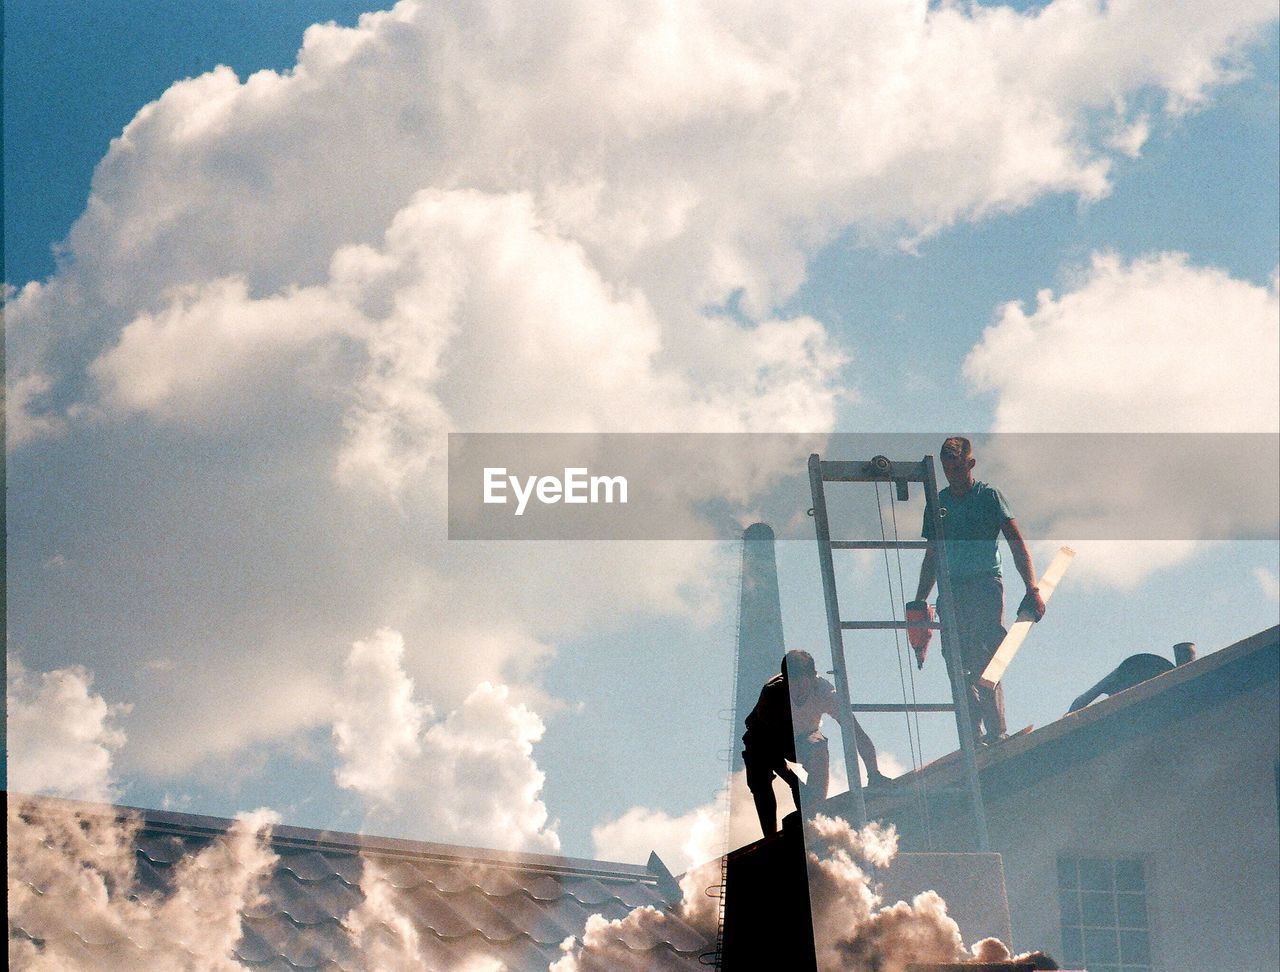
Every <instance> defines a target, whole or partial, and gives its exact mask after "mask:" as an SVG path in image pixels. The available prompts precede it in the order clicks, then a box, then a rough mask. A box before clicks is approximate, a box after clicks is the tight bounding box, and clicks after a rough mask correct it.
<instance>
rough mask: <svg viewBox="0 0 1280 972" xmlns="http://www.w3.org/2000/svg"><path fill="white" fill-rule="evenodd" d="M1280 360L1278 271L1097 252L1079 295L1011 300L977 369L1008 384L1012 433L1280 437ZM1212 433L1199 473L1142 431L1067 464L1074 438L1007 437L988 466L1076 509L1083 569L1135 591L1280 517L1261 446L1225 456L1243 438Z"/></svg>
mask: <svg viewBox="0 0 1280 972" xmlns="http://www.w3.org/2000/svg"><path fill="white" fill-rule="evenodd" d="M1278 359H1280V301H1278V300H1277V290H1276V282H1275V279H1274V278H1273V280H1272V282H1271V285H1270V286H1269V287H1260V286H1258V285H1256V284H1252V283H1249V282H1247V281H1243V280H1238V279H1235V278H1233V277H1231V276H1229V275H1228V274H1226V273H1224V272H1222V271H1221V270H1218V269H1215V268H1213V267H1200V266H1196V265H1194V264H1193V263H1191V261H1190V259H1189V258H1188V257H1187V256H1186V255H1184V254H1179V253H1164V254H1157V255H1152V256H1147V257H1142V258H1139V259H1135V260H1132V261H1124V260H1122V259H1120V258H1119V257H1117V256H1114V255H1111V254H1095V255H1094V256H1093V258H1092V261H1091V263H1090V265H1089V267H1088V269H1087V270H1085V271H1084V272H1083V273H1081V274H1080V275H1079V276H1078V278H1077V279H1076V280H1075V281H1074V282H1073V285H1072V286H1071V288H1070V289H1069V290H1067V291H1066V292H1064V293H1062V294H1060V295H1055V294H1054V293H1052V292H1050V291H1047V290H1046V291H1042V292H1041V293H1040V294H1039V296H1038V298H1037V302H1036V306H1035V308H1034V309H1033V310H1031V311H1030V312H1028V310H1027V309H1026V308H1024V307H1023V306H1021V305H1019V304H1018V303H1010V304H1007V305H1005V306H1004V307H1003V308H1001V310H1000V312H999V315H998V318H997V320H996V322H995V323H994V324H992V325H991V326H990V327H989V328H987V330H986V331H985V332H984V334H983V336H982V339H981V341H979V343H978V344H977V346H976V347H975V348H974V349H973V351H972V352H971V353H970V354H969V357H968V358H967V359H966V361H965V374H966V375H967V376H968V378H969V380H970V382H971V383H972V385H973V386H974V387H975V388H976V389H978V390H980V391H987V392H992V393H994V395H995V413H996V420H995V425H994V431H996V432H998V433H1011V432H1089V433H1119V432H1123V433H1160V432H1181V433H1187V432H1200V433H1231V432H1235V433H1239V432H1266V433H1271V432H1275V431H1276V430H1277V428H1280V373H1278V372H1277V370H1276V367H1275V362H1276V360H1278ZM1152 441H1154V440H1152ZM1203 445H1204V449H1205V451H1204V454H1203V455H1202V457H1201V459H1200V462H1199V464H1198V466H1199V468H1197V470H1196V475H1195V477H1194V479H1190V478H1188V477H1186V475H1185V470H1184V469H1183V468H1182V467H1181V466H1178V465H1174V464H1171V458H1170V456H1168V455H1165V454H1163V453H1159V452H1157V451H1154V450H1152V449H1151V448H1143V447H1142V446H1143V443H1142V442H1141V441H1140V440H1139V439H1138V438H1137V437H1136V436H1130V437H1128V438H1126V437H1123V436H1112V437H1110V439H1109V440H1108V438H1107V437H1106V436H1099V437H1094V438H1092V439H1090V440H1087V441H1082V442H1081V443H1077V444H1076V445H1075V446H1074V447H1072V448H1071V454H1072V459H1071V462H1070V464H1065V465H1064V463H1063V455H1064V452H1063V444H1062V443H1061V442H1060V441H1059V440H1055V439H1053V438H1051V437H1046V438H1041V439H1032V438H1019V437H1017V436H1009V437H1005V438H1003V439H1002V438H1001V437H1000V436H997V437H995V438H994V439H993V440H992V441H991V445H990V446H989V447H988V452H987V456H986V458H984V459H980V462H982V463H983V468H984V469H986V470H988V472H989V473H990V472H991V471H992V470H993V469H994V470H998V472H996V473H995V474H994V476H993V481H995V482H999V483H1000V484H1001V485H1002V487H1004V488H1007V489H1008V490H1009V494H1010V495H1011V496H1016V497H1021V498H1022V502H1025V503H1027V504H1028V505H1030V506H1033V507H1036V508H1038V509H1040V510H1041V511H1047V510H1055V509H1056V510H1060V511H1061V514H1060V515H1055V517H1054V522H1053V523H1052V526H1051V527H1050V528H1049V533H1050V535H1051V536H1052V537H1053V538H1054V539H1055V540H1056V541H1058V542H1064V543H1069V544H1070V545H1071V546H1072V547H1073V548H1076V549H1077V550H1078V552H1079V553H1080V556H1079V557H1078V558H1077V566H1076V568H1075V569H1074V573H1075V574H1076V575H1077V579H1089V578H1093V579H1097V580H1101V581H1103V582H1105V583H1110V584H1118V585H1120V586H1122V587H1132V586H1133V585H1135V584H1137V583H1139V582H1140V581H1142V580H1143V579H1144V578H1145V577H1147V576H1148V575H1149V574H1150V573H1151V572H1153V571H1155V570H1157V569H1160V568H1162V567H1167V566H1172V565H1174V564H1177V563H1180V562H1182V561H1184V560H1186V559H1187V558H1188V557H1189V556H1191V555H1192V554H1193V553H1194V552H1195V551H1196V550H1198V549H1199V545H1200V542H1201V541H1204V540H1212V539H1220V538H1223V537H1230V536H1231V535H1232V531H1233V530H1241V531H1244V533H1245V534H1247V535H1264V534H1263V533H1258V532H1257V531H1266V530H1268V529H1270V526H1269V524H1270V523H1271V522H1272V521H1273V519H1274V517H1273V515H1272V513H1270V512H1269V510H1270V509H1271V507H1272V506H1273V505H1274V501H1273V499H1272V498H1271V497H1272V496H1273V495H1274V479H1271V480H1269V481H1268V476H1267V473H1266V471H1265V468H1263V469H1262V471H1261V473H1260V474H1259V475H1258V476H1256V477H1255V476H1252V475H1247V474H1244V475H1242V473H1241V470H1242V469H1245V470H1247V469H1248V468H1250V467H1249V465H1248V463H1247V462H1245V463H1244V464H1243V465H1242V464H1241V460H1242V459H1247V458H1248V457H1240V456H1238V455H1237V456H1235V458H1234V461H1233V459H1232V456H1231V455H1230V453H1229V451H1228V452H1221V453H1220V454H1218V455H1216V457H1215V455H1214V449H1215V448H1217V449H1228V450H1229V448H1230V443H1229V442H1218V443H1215V442H1211V441H1210V440H1208V439H1206V440H1204V441H1203ZM1085 467H1088V469H1089V475H1087V476H1086V475H1079V472H1080V471H1081V470H1082V469H1083V468H1085ZM1171 484H1172V488H1171ZM1223 492H1227V493H1229V494H1230V495H1232V498H1233V500H1232V503H1231V504H1230V505H1229V506H1228V507H1223V506H1222V504H1221V503H1220V502H1217V500H1216V497H1217V496H1220V495H1222V494H1223ZM1155 497H1159V502H1153V498H1155ZM1211 497H1213V498H1212V499H1211ZM1079 538H1083V539H1079ZM1032 539H1035V538H1034V537H1033V538H1032ZM1044 566H1046V564H1044V563H1042V564H1041V565H1040V567H1041V569H1043V568H1044Z"/></svg>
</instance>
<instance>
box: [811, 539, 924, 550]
mask: <svg viewBox="0 0 1280 972" xmlns="http://www.w3.org/2000/svg"><path fill="white" fill-rule="evenodd" d="M928 547H929V541H928V540H832V541H831V549H832V550H926V549H928Z"/></svg>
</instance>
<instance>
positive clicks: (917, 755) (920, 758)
mask: <svg viewBox="0 0 1280 972" xmlns="http://www.w3.org/2000/svg"><path fill="white" fill-rule="evenodd" d="M890 511H891V514H892V517H893V543H895V544H896V543H899V539H900V538H899V531H897V506H896V503H895V501H893V493H892V490H891V492H890ZM876 516H877V519H878V520H879V528H881V542H882V543H886V544H887V543H888V535H887V534H886V531H884V507H883V503H882V502H881V492H879V483H878V482H877V483H876ZM883 549H884V580H886V581H887V583H888V601H890V611H891V617H892V620H893V622H895V628H893V649H895V653H896V654H897V680H899V686H900V689H901V693H902V715H904V717H905V721H906V740H908V745H909V747H910V750H911V770H913V772H914V775H915V791H916V804H918V812H919V814H920V822H922V823H923V825H924V836H925V843H927V845H928V848H929V849H931V850H932V849H933V827H932V821H931V820H929V802H928V799H927V798H925V794H924V779H923V777H922V776H920V774H919V772H918V771H919V770H920V768H922V765H923V762H924V744H923V741H922V739H920V713H919V711H914V712H913V709H911V708H910V704H914V703H915V702H916V695H915V672H913V671H911V662H910V660H908V662H906V672H908V677H910V683H911V698H910V703H909V702H908V693H906V684H908V677H904V675H902V667H904V666H902V640H901V638H899V634H897V631H899V629H897V628H896V622H897V599H896V598H895V597H893V574H892V570H891V569H890V563H888V547H887V546H886V547H884V548H883ZM893 549H895V551H896V553H897V584H899V594H900V595H901V599H902V601H904V602H905V599H906V584H905V581H904V579H902V552H901V548H900V547H895V548H893ZM913 715H914V716H915V727H914V734H913V727H911V716H913Z"/></svg>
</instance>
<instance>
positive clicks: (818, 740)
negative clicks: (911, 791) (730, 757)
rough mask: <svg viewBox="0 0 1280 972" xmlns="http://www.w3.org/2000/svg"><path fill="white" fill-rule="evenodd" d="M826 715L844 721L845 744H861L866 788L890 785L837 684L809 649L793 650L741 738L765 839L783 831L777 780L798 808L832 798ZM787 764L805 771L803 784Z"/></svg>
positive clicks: (767, 685)
mask: <svg viewBox="0 0 1280 972" xmlns="http://www.w3.org/2000/svg"><path fill="white" fill-rule="evenodd" d="M824 714H825V715H829V716H831V717H832V718H834V719H835V720H836V721H837V722H839V723H840V728H841V729H842V730H843V732H844V738H845V740H846V743H845V745H848V742H847V740H848V739H850V738H853V739H855V740H856V741H857V748H858V755H859V756H861V757H862V762H863V764H864V765H865V766H866V767H867V784H868V785H871V784H873V783H887V782H889V778H888V777H887V776H885V775H884V774H882V773H881V772H880V764H879V762H878V760H877V757H876V747H875V745H874V744H873V743H872V742H871V737H870V736H868V735H867V734H866V733H865V732H863V731H862V727H861V726H860V725H858V720H857V719H855V718H854V716H853V713H852V712H844V711H842V710H841V708H840V703H839V701H838V699H837V698H836V690H835V686H834V685H832V684H831V683H830V682H828V681H827V680H826V679H825V678H819V677H818V672H817V668H816V666H815V665H814V662H813V656H812V655H810V654H809V653H808V652H807V651H789V652H787V653H786V655H785V656H784V657H783V659H782V672H781V674H778V675H775V676H773V678H771V679H769V681H767V682H765V684H764V688H763V689H761V690H760V700H759V701H758V702H756V706H755V708H754V709H752V710H751V714H750V715H749V716H747V731H746V733H745V734H744V735H743V737H742V742H743V745H744V748H743V751H742V761H743V763H745V764H746V768H747V787H748V789H750V790H751V797H752V799H753V800H754V801H755V805H756V814H757V815H758V816H759V817H760V829H761V830H762V831H763V832H764V835H765V836H766V837H767V836H769V835H770V834H773V833H776V832H777V830H778V801H777V799H776V798H775V797H774V795H773V778H774V776H778V777H780V778H781V779H782V780H783V781H785V782H786V784H787V785H788V786H789V787H791V798H792V800H794V801H795V805H796V809H797V810H799V809H800V807H801V803H802V802H803V804H804V805H805V806H809V807H812V806H816V805H817V802H819V801H822V800H825V799H826V798H827V778H828V773H829V769H830V756H829V754H828V751H827V739H826V737H825V736H824V735H823V734H822V731H821V729H820V724H821V722H822V716H823V715H824ZM788 760H790V761H791V762H793V763H796V762H798V763H799V764H800V765H801V766H803V767H804V769H805V772H806V774H807V778H806V780H805V782H804V783H801V782H800V777H799V775H798V774H797V773H796V772H795V771H794V770H793V769H791V767H790V766H788V765H787V761H788Z"/></svg>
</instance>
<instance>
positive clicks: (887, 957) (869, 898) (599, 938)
mask: <svg viewBox="0 0 1280 972" xmlns="http://www.w3.org/2000/svg"><path fill="white" fill-rule="evenodd" d="M807 844H808V846H809V848H810V849H809V852H808V863H809V899H810V904H811V907H812V911H813V928H814V941H815V946H816V948H817V957H818V968H819V969H822V970H823V972H904V970H905V969H906V967H907V966H908V965H909V964H911V963H915V962H949V961H958V960H959V959H961V958H964V957H965V956H967V955H968V952H967V950H966V949H965V947H964V943H963V941H962V940H961V937H960V929H959V927H958V926H957V925H956V923H955V922H954V921H953V920H952V919H951V918H950V917H949V916H948V915H947V905H946V902H945V901H943V900H942V898H941V897H939V895H938V894H937V893H936V892H934V891H926V892H924V893H923V894H919V895H916V897H915V898H914V899H913V900H912V901H911V902H910V903H908V902H905V901H899V902H898V903H897V904H894V905H890V906H887V907H885V906H883V902H882V900H881V898H880V896H879V895H878V894H877V893H876V890H875V888H874V887H873V885H872V881H871V878H870V877H869V875H868V873H867V869H866V868H867V867H868V866H870V867H875V868H884V867H888V866H889V865H890V863H892V861H893V859H894V857H895V856H896V855H897V852H898V836H897V832H896V831H895V830H894V829H893V827H891V826H890V827H882V826H881V825H880V824H878V823H871V824H868V825H867V826H866V827H864V828H862V829H861V830H855V829H854V828H853V827H852V826H851V825H850V824H849V822H848V821H846V820H843V819H840V818H832V817H826V816H823V815H821V814H819V815H817V816H816V817H815V818H814V819H813V820H812V821H811V822H810V824H809V825H808V831H807ZM719 881H720V872H719V862H718V861H711V862H709V863H708V864H706V865H703V866H702V867H700V868H698V869H697V870H696V871H692V872H689V873H687V874H685V875H684V877H683V879H682V880H681V882H680V887H681V891H682V893H683V898H682V900H681V902H680V904H679V905H678V906H676V908H674V909H673V911H672V913H670V914H665V913H663V912H661V911H658V910H657V909H654V908H651V907H643V908H636V909H634V910H633V911H632V912H631V913H630V914H628V915H627V916H626V917H625V918H622V919H617V920H614V921H607V920H606V919H605V918H604V917H603V916H601V915H593V916H592V917H591V918H590V919H589V920H588V921H587V926H586V931H585V932H584V934H583V937H582V941H581V943H579V942H577V941H576V940H575V939H569V940H568V941H566V942H565V943H564V945H563V946H562V948H563V949H564V951H565V955H564V957H563V958H561V959H560V960H558V961H557V962H555V963H554V964H553V965H552V966H551V972H607V970H608V972H612V970H618V972H629V970H632V969H635V970H652V969H653V968H655V965H654V963H655V962H660V961H661V958H660V956H661V954H663V953H662V950H661V949H657V950H654V949H650V950H647V951H632V950H631V949H629V948H627V946H626V945H624V944H623V942H626V941H637V940H639V941H649V942H664V941H666V942H670V941H678V940H679V938H678V937H677V936H680V935H686V936H687V931H685V928H684V927H683V926H687V927H688V928H692V929H693V930H694V931H696V932H697V933H698V934H700V935H702V936H703V937H704V939H705V941H706V942H707V947H708V948H710V947H711V945H712V943H713V942H714V939H715V935H716V899H715V898H713V897H711V896H709V895H707V893H706V891H707V889H708V888H710V887H712V886H714V885H716V884H718V883H719ZM659 967H660V966H659Z"/></svg>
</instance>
